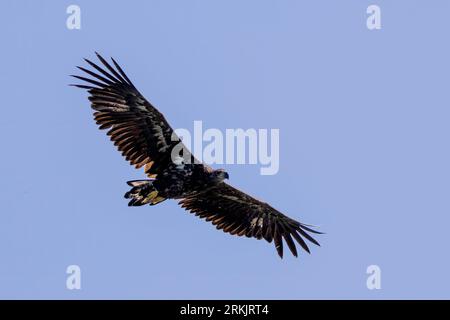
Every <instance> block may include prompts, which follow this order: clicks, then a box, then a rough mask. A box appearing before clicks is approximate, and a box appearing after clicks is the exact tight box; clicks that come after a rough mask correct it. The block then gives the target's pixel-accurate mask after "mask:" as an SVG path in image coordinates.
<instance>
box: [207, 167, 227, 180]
mask: <svg viewBox="0 0 450 320" xmlns="http://www.w3.org/2000/svg"><path fill="white" fill-rule="evenodd" d="M211 176H212V178H213V179H214V180H215V181H216V182H222V181H223V180H225V179H229V178H230V176H229V175H228V172H226V171H225V170H223V169H217V170H214V171H213V172H212V174H211Z"/></svg>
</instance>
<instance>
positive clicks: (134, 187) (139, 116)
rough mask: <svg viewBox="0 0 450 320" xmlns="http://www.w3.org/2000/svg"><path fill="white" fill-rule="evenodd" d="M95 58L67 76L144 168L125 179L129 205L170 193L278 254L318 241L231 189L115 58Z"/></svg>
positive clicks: (266, 206)
mask: <svg viewBox="0 0 450 320" xmlns="http://www.w3.org/2000/svg"><path fill="white" fill-rule="evenodd" d="M96 56H97V58H98V60H99V61H100V63H101V64H100V63H97V64H96V63H94V62H92V61H90V60H88V59H84V61H86V63H87V64H88V65H89V66H90V68H89V69H88V68H84V67H81V66H78V67H77V68H78V69H79V70H81V71H82V72H84V73H85V74H83V75H84V76H79V75H71V76H72V77H75V78H77V79H78V80H81V81H83V82H82V84H72V86H75V87H78V88H82V89H86V90H87V91H88V93H89V98H88V99H89V101H90V103H91V107H92V109H93V110H94V114H93V115H94V120H95V121H96V123H97V125H99V128H100V129H102V130H103V129H108V131H107V135H108V136H109V137H110V139H111V141H112V142H113V143H114V145H116V146H117V148H118V150H119V151H120V152H121V153H122V155H123V156H124V157H125V158H126V160H127V161H129V162H130V164H131V165H133V166H135V168H136V169H140V168H143V169H144V172H145V174H146V175H147V177H148V179H146V180H132V181H128V182H127V184H128V185H129V186H130V187H131V189H130V190H129V191H128V192H127V193H125V198H127V199H129V203H128V205H129V206H142V205H147V204H148V205H151V206H153V205H156V204H158V203H161V202H162V201H165V200H167V199H174V200H176V201H178V204H179V205H181V207H182V208H184V209H186V210H188V211H189V212H190V213H193V214H195V215H196V216H198V217H199V218H202V219H205V220H206V221H207V222H210V223H212V224H213V225H214V226H215V227H216V228H217V229H218V230H223V231H224V232H226V233H229V234H231V235H237V236H246V237H249V238H256V239H258V240H261V239H264V240H266V241H267V242H269V243H271V242H272V241H273V243H274V244H275V248H276V250H277V253H278V255H279V256H280V258H283V240H284V242H285V243H286V244H287V246H288V248H289V249H290V251H291V252H292V254H293V255H294V256H295V257H297V256H298V254H297V248H296V244H295V242H294V240H295V241H296V242H297V243H298V244H299V245H300V246H301V247H302V248H303V249H304V250H305V251H306V252H308V253H310V250H309V248H308V245H307V243H306V241H305V240H307V241H309V242H311V243H313V244H315V245H318V246H319V243H318V242H317V241H316V240H315V239H314V238H313V237H312V236H311V235H310V233H314V234H321V232H319V231H316V230H314V228H313V226H311V225H307V224H304V223H300V222H298V221H296V220H294V219H291V218H289V217H288V216H286V215H284V214H283V213H281V212H280V211H278V210H276V209H275V208H273V207H272V206H270V205H269V204H267V203H266V202H263V201H260V200H257V199H255V198H254V197H252V196H250V195H248V194H246V193H244V192H242V191H240V190H238V189H236V188H234V187H233V186H231V185H230V184H228V183H227V182H225V180H227V179H229V175H228V173H227V172H226V171H225V170H223V169H217V170H214V169H212V168H211V167H210V166H208V165H206V164H204V163H201V162H199V161H198V160H197V159H196V158H195V157H194V155H192V154H191V153H190V152H189V151H188V149H187V148H186V147H185V146H184V145H183V143H182V140H181V139H180V138H179V137H178V136H177V135H176V133H175V132H174V130H173V129H172V127H171V126H170V125H169V123H168V122H167V120H166V119H165V117H164V115H163V114H162V113H161V112H159V111H158V110H157V109H156V108H155V107H154V106H153V105H152V104H151V103H150V102H149V101H148V100H147V99H145V98H144V96H143V95H142V94H141V93H140V92H139V91H138V90H137V89H136V87H135V86H134V84H133V83H132V82H131V81H130V79H129V78H128V76H127V75H126V74H125V72H124V71H123V70H122V68H121V67H120V66H119V64H118V63H117V62H116V61H115V60H114V59H113V58H111V62H108V61H107V60H105V59H104V58H103V57H102V56H101V55H100V54H98V53H97V52H96ZM99 64H100V65H99ZM180 145H181V146H182V148H179V146H180ZM176 148H179V150H180V151H176V150H177V149H176Z"/></svg>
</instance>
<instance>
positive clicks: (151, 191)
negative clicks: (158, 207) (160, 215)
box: [125, 180, 166, 206]
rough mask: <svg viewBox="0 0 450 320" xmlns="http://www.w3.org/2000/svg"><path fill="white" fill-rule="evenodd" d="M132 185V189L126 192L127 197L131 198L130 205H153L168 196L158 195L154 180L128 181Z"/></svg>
mask: <svg viewBox="0 0 450 320" xmlns="http://www.w3.org/2000/svg"><path fill="white" fill-rule="evenodd" d="M127 184H128V185H129V186H131V187H132V188H131V190H130V191H128V192H127V193H125V198H126V199H131V200H130V202H128V205H129V206H143V205H145V204H149V205H151V206H153V205H155V204H158V203H160V202H162V201H164V200H166V198H164V197H161V196H159V195H158V191H157V190H156V189H155V187H154V186H153V180H132V181H127Z"/></svg>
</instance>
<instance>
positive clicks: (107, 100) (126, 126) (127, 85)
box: [73, 53, 195, 178]
mask: <svg viewBox="0 0 450 320" xmlns="http://www.w3.org/2000/svg"><path fill="white" fill-rule="evenodd" d="M96 55H97V58H98V59H99V60H100V62H101V64H102V65H103V67H101V66H99V65H98V64H96V63H94V62H92V61H90V60H88V59H85V61H86V62H87V63H88V64H89V66H91V67H92V68H93V69H94V71H91V70H89V69H87V68H84V67H78V69H80V70H81V71H83V72H84V73H86V74H87V75H88V76H90V77H92V78H88V77H84V76H79V75H73V77H75V78H76V79H79V80H81V81H84V82H86V83H88V84H89V85H84V84H74V85H73V86H76V87H79V88H83V89H87V90H88V92H89V94H90V96H89V101H90V102H91V107H92V109H94V110H95V112H94V120H95V122H96V123H97V125H98V126H99V129H101V130H104V129H109V130H108V132H107V134H108V136H110V139H111V141H112V142H113V143H114V145H115V146H116V147H117V148H118V150H119V151H120V152H121V153H122V155H123V156H124V157H125V158H126V160H127V161H129V162H130V163H131V164H132V165H134V166H135V167H136V168H141V167H143V166H145V172H146V174H147V175H148V176H150V177H152V178H154V177H156V176H157V175H158V173H160V172H161V170H162V169H163V168H165V167H166V166H167V165H169V162H170V161H171V152H172V150H173V148H174V147H175V145H177V144H178V143H181V142H180V140H179V138H178V137H177V136H176V135H175V134H174V131H173V129H172V128H171V127H170V125H169V123H168V122H167V121H166V119H165V118H164V116H163V115H162V114H161V113H160V112H159V111H158V110H157V109H156V108H155V107H154V106H153V105H152V104H151V103H150V102H148V101H147V100H146V99H145V98H144V97H143V96H142V95H141V93H140V92H139V91H138V90H137V89H136V87H135V86H134V85H133V83H132V82H131V80H130V79H129V78H128V76H127V75H126V74H125V72H124V71H123V70H122V68H121V67H120V66H119V64H118V63H117V62H116V61H115V60H114V59H112V58H111V60H112V63H113V65H114V67H113V66H112V65H111V64H110V63H108V62H107V61H106V60H105V59H104V58H103V57H102V56H101V55H99V54H98V53H96ZM172 140H174V141H172ZM185 150H186V148H185V147H183V151H184V152H185ZM189 156H190V157H191V159H194V157H193V156H192V155H191V154H190V153H189V154H188V155H187V157H189ZM192 161H195V160H192Z"/></svg>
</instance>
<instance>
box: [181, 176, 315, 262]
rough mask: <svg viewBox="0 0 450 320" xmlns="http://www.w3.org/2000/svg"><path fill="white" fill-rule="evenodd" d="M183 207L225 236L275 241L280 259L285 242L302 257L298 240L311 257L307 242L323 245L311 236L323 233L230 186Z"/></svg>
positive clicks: (196, 196)
mask: <svg viewBox="0 0 450 320" xmlns="http://www.w3.org/2000/svg"><path fill="white" fill-rule="evenodd" d="M179 204H180V205H181V207H182V208H184V209H186V210H188V211H190V212H191V213H193V214H195V215H196V216H198V217H200V218H204V219H205V220H206V221H209V222H211V223H212V224H213V225H215V226H216V228H217V229H219V230H223V231H224V232H227V233H230V234H232V235H237V236H244V235H245V236H247V237H253V238H256V239H265V240H266V241H267V242H269V243H270V242H272V241H274V245H275V249H276V250H277V253H278V255H279V256H280V257H283V240H284V242H286V244H287V246H288V248H289V250H290V251H291V252H292V254H293V255H294V256H297V255H298V253H297V248H296V246H295V242H294V239H295V240H296V242H297V243H298V244H299V245H300V246H301V247H302V248H303V249H304V250H305V251H306V252H308V253H309V252H310V250H309V248H308V246H307V244H306V242H305V240H304V239H307V240H308V241H310V242H312V243H314V244H316V245H319V243H318V242H317V241H316V240H315V239H314V238H312V237H311V236H310V235H309V234H308V233H307V232H312V233H316V234H320V233H321V232H318V231H316V230H313V229H311V228H308V227H305V226H304V224H302V223H300V222H297V221H295V220H293V219H291V218H289V217H287V216H285V215H284V214H282V213H281V212H279V211H278V210H276V209H274V208H273V207H271V206H270V205H268V204H267V203H264V202H261V201H259V200H257V199H255V198H253V197H251V196H249V195H248V194H246V193H244V192H242V191H240V190H238V189H236V188H234V187H232V186H230V185H229V184H226V183H222V184H220V185H219V186H217V187H214V188H212V189H210V190H208V191H206V192H201V193H197V194H193V195H191V196H189V197H187V198H184V199H182V200H181V201H180V202H179Z"/></svg>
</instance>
